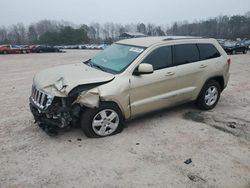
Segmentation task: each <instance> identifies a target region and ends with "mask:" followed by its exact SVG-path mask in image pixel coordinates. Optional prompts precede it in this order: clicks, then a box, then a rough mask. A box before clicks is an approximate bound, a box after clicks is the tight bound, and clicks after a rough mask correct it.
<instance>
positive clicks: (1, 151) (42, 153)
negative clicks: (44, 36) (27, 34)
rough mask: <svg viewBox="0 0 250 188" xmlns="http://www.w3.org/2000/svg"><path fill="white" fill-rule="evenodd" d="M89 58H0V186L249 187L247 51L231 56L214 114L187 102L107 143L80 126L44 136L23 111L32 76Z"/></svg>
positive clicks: (74, 54)
mask: <svg viewBox="0 0 250 188" xmlns="http://www.w3.org/2000/svg"><path fill="white" fill-rule="evenodd" d="M95 53H97V52H96V51H88V50H86V51H68V52H67V53H59V54H26V55H1V56H0V86H1V89H0V104H1V108H0V187H1V188H5V187H11V188H13V187H18V188H29V187H32V188H33V187H46V188H47V187H67V188H68V187H181V188H183V187H213V188H216V187H232V188H237V187H246V188H247V187H248V188H249V187H250V54H247V55H234V56H232V60H233V63H232V67H231V73H232V75H231V79H230V82H229V85H228V87H227V89H226V90H225V91H224V93H223V94H222V96H221V100H220V102H219V103H218V105H217V107H216V108H215V109H214V110H212V111H208V112H200V111H199V110H197V109H196V108H195V107H194V105H192V104H186V105H182V106H179V107H176V108H171V109H168V110H164V111H162V112H158V113H154V114H151V115H148V116H147V117H142V118H139V119H136V120H133V121H130V122H128V123H126V128H125V129H124V131H123V132H122V133H121V134H118V135H116V136H112V137H109V138H104V139H88V138H86V137H85V135H84V134H83V133H82V132H81V130H80V129H74V130H71V131H69V132H65V133H61V134H59V135H58V136H56V137H49V136H48V135H46V134H45V133H44V132H43V131H42V130H40V128H38V127H37V126H35V125H34V124H33V118H32V115H31V113H30V111H29V107H28V104H29V103H28V97H29V94H30V90H31V84H32V77H33V75H34V74H35V72H37V71H39V70H41V69H45V68H48V67H51V66H55V65H61V64H69V63H77V62H80V61H82V60H83V59H87V58H88V57H90V56H92V55H93V54H95ZM189 158H191V159H192V163H190V164H188V165H187V164H185V163H184V161H185V160H187V159H189Z"/></svg>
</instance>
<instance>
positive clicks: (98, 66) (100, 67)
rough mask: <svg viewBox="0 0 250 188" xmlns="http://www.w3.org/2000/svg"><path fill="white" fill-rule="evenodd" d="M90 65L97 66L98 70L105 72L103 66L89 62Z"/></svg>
mask: <svg viewBox="0 0 250 188" xmlns="http://www.w3.org/2000/svg"><path fill="white" fill-rule="evenodd" d="M90 65H91V67H95V68H98V69H99V70H102V71H104V72H107V70H106V69H105V68H104V67H102V66H100V65H97V64H93V63H90Z"/></svg>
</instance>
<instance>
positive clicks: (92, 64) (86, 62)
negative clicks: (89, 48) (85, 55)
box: [82, 59, 107, 72]
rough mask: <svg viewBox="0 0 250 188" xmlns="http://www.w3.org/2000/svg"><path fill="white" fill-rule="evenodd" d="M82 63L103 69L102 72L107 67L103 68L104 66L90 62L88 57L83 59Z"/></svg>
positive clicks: (105, 70)
mask: <svg viewBox="0 0 250 188" xmlns="http://www.w3.org/2000/svg"><path fill="white" fill-rule="evenodd" d="M82 63H84V64H86V65H89V66H90V67H94V68H97V69H99V70H102V71H104V72H107V69H105V68H104V67H102V66H100V65H97V64H94V63H92V62H91V59H88V60H87V61H83V62H82Z"/></svg>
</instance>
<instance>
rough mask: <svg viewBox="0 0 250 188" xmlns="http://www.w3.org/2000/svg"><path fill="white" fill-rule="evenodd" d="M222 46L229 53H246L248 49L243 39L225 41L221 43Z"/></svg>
mask: <svg viewBox="0 0 250 188" xmlns="http://www.w3.org/2000/svg"><path fill="white" fill-rule="evenodd" d="M221 46H222V47H223V49H224V50H225V51H226V52H227V53H228V54H236V53H239V52H241V53H243V54H246V53H247V51H248V45H246V44H245V43H244V42H241V41H238V42H237V41H225V42H224V43H221Z"/></svg>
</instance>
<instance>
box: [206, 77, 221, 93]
mask: <svg viewBox="0 0 250 188" xmlns="http://www.w3.org/2000/svg"><path fill="white" fill-rule="evenodd" d="M211 80H215V81H217V82H218V83H219V84H220V89H221V91H223V90H224V88H225V81H224V78H223V76H213V77H210V78H208V79H207V80H206V82H205V83H204V84H203V87H204V86H205V85H206V83H207V82H209V81H211Z"/></svg>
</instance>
